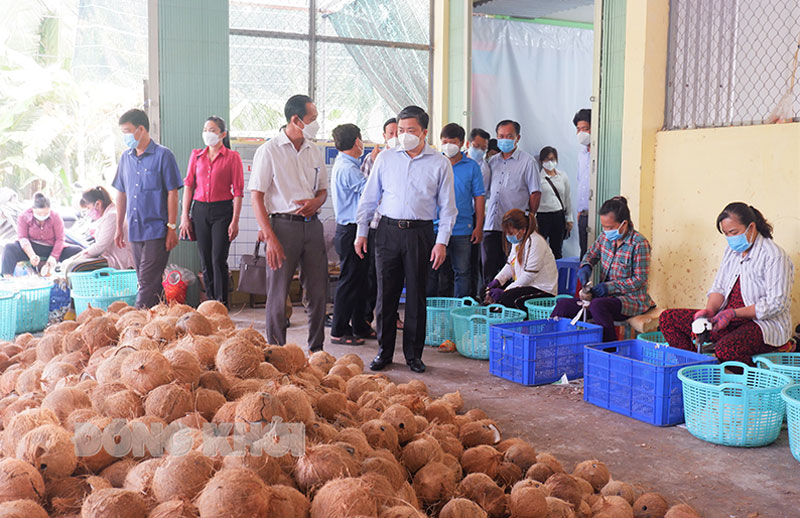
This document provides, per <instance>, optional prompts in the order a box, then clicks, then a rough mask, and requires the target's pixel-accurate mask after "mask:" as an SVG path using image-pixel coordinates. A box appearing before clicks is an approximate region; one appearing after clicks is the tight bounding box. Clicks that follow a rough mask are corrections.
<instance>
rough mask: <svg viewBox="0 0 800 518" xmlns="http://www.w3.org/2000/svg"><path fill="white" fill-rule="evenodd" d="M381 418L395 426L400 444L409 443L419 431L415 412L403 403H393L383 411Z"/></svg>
mask: <svg viewBox="0 0 800 518" xmlns="http://www.w3.org/2000/svg"><path fill="white" fill-rule="evenodd" d="M381 419H382V420H384V421H388V422H389V423H391V424H392V426H394V428H395V430H397V440H399V441H400V444H405V443H407V442H408V441H410V440H411V438H412V437H414V434H416V433H417V421H416V420H415V419H414V414H413V413H412V412H411V410H409V409H408V408H406V407H404V406H403V405H391V406H390V407H389V408H387V409H386V410H385V411H384V412H383V414H382V415H381Z"/></svg>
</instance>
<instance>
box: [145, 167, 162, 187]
mask: <svg viewBox="0 0 800 518" xmlns="http://www.w3.org/2000/svg"><path fill="white" fill-rule="evenodd" d="M140 178H141V179H142V190H143V191H158V190H160V189H161V173H159V172H156V171H150V170H145V171H144V172H142V174H141V175H140Z"/></svg>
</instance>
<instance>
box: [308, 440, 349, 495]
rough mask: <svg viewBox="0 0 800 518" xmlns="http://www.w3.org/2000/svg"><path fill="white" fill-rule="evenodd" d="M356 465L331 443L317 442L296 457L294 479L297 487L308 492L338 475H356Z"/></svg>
mask: <svg viewBox="0 0 800 518" xmlns="http://www.w3.org/2000/svg"><path fill="white" fill-rule="evenodd" d="M358 474H359V469H358V466H357V465H356V464H355V463H354V462H352V461H350V460H349V459H348V458H347V456H346V454H345V452H344V451H343V450H342V449H341V448H338V447H337V446H335V445H333V444H319V445H317V446H312V447H311V448H308V449H307V450H306V453H305V455H303V456H302V457H300V458H299V459H297V464H296V465H295V469H294V479H295V481H296V482H297V487H298V488H300V489H301V490H302V491H305V492H308V491H310V490H313V489H315V488H317V487H319V486H322V485H323V484H325V483H326V482H328V481H329V480H333V479H335V478H339V477H345V476H356V475H358Z"/></svg>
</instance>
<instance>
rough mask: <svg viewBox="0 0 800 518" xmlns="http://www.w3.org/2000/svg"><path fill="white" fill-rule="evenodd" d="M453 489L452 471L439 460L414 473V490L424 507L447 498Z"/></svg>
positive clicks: (452, 492) (451, 495)
mask: <svg viewBox="0 0 800 518" xmlns="http://www.w3.org/2000/svg"><path fill="white" fill-rule="evenodd" d="M455 490H456V480H455V477H454V476H453V471H452V470H451V469H450V468H448V467H447V466H445V465H444V464H442V463H441V462H430V463H428V464H427V465H425V466H423V467H422V469H420V470H419V471H417V473H416V474H415V475H414V491H415V492H416V494H417V498H419V500H420V503H422V505H424V506H426V507H434V506H437V505H438V504H440V503H442V502H445V501H447V500H449V499H450V498H452V497H453V494H454V493H455Z"/></svg>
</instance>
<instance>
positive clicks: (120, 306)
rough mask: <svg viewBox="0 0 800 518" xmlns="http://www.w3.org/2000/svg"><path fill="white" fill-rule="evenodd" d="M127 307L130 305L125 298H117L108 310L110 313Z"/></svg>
mask: <svg viewBox="0 0 800 518" xmlns="http://www.w3.org/2000/svg"><path fill="white" fill-rule="evenodd" d="M127 307H130V306H128V303H127V302H125V301H124V300H115V301H114V302H112V303H111V304H109V305H108V308H107V309H106V311H108V312H109V313H119V312H120V311H121V310H122V309H124V308H127Z"/></svg>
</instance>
